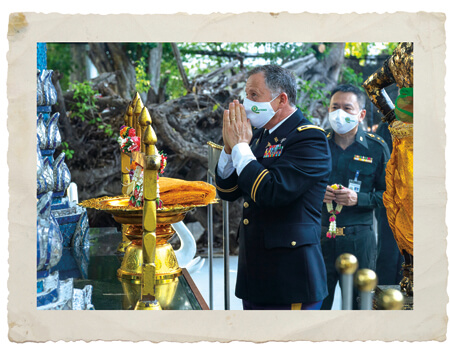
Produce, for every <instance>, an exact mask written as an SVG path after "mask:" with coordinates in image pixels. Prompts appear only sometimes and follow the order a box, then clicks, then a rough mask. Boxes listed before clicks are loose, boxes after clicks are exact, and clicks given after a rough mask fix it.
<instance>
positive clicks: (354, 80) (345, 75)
mask: <svg viewBox="0 0 450 353" xmlns="http://www.w3.org/2000/svg"><path fill="white" fill-rule="evenodd" d="M363 80H364V79H363V75H362V72H359V73H356V72H355V70H353V69H352V68H351V67H349V66H344V67H343V68H342V70H341V73H340V78H339V82H340V83H347V84H350V85H353V86H356V87H359V89H361V90H362V91H364V90H363V89H362V87H361V85H362V84H363Z"/></svg>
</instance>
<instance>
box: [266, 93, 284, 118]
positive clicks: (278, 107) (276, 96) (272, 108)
mask: <svg viewBox="0 0 450 353" xmlns="http://www.w3.org/2000/svg"><path fill="white" fill-rule="evenodd" d="M281 93H283V92H281ZM281 93H279V94H278V96H276V97H275V98H274V99H272V100H271V101H270V102H269V104H270V103H272V102H273V101H274V100H275V99H277V98H278V97H279V96H280V95H281ZM272 109H273V108H272ZM278 110H280V107H278ZM278 110H277V111H276V112H275V113H274V114H273V115H275V114H276V113H277V112H278Z"/></svg>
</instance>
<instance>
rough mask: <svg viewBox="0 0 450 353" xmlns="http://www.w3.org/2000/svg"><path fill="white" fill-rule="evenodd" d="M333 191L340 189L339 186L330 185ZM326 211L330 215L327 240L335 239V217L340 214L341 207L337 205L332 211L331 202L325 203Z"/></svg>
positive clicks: (340, 186)
mask: <svg viewBox="0 0 450 353" xmlns="http://www.w3.org/2000/svg"><path fill="white" fill-rule="evenodd" d="M331 188H332V189H333V190H338V189H342V185H341V184H333V185H331ZM327 210H328V213H331V216H330V218H329V221H330V227H329V228H328V232H327V238H336V216H337V215H338V214H339V213H341V211H342V205H337V206H336V209H333V202H327Z"/></svg>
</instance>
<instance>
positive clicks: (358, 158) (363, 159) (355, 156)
mask: <svg viewBox="0 0 450 353" xmlns="http://www.w3.org/2000/svg"><path fill="white" fill-rule="evenodd" d="M353 159H354V160H355V161H360V162H366V163H372V162H373V158H372V157H364V156H358V155H357V154H355V155H354V156H353Z"/></svg>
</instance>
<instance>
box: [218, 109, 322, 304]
mask: <svg viewBox="0 0 450 353" xmlns="http://www.w3.org/2000/svg"><path fill="white" fill-rule="evenodd" d="M263 132H264V129H256V130H255V131H254V134H253V138H252V140H251V142H250V147H251V149H252V151H253V154H254V155H255V157H256V160H254V161H252V162H250V163H249V164H248V165H246V166H245V168H244V169H243V170H242V172H241V174H240V175H239V176H238V175H237V173H236V171H235V172H234V173H233V174H232V175H231V176H229V177H228V178H226V179H222V178H220V177H219V176H218V174H217V171H216V186H217V190H218V194H219V196H220V197H221V198H222V199H224V200H227V201H234V200H236V199H238V198H239V197H241V196H242V197H243V199H244V205H243V206H244V207H243V219H242V221H241V222H240V226H239V230H238V237H239V258H238V273H237V282H236V296H237V297H238V298H241V299H245V300H249V301H251V302H253V303H261V304H292V303H306V302H315V301H320V300H322V299H323V298H325V297H326V296H327V286H326V274H325V273H326V270H325V265H324V261H323V257H322V252H321V247H320V227H321V226H320V217H321V208H322V203H323V197H324V194H325V189H326V185H327V181H328V176H329V174H330V168H331V164H330V150H329V146H328V142H327V139H326V135H325V133H324V131H323V130H322V129H320V128H318V127H316V126H314V125H310V123H309V122H308V120H306V119H305V118H304V117H303V115H302V113H301V112H300V111H299V110H297V111H295V112H294V113H293V114H292V115H291V116H290V117H289V118H287V120H286V121H285V122H284V123H283V124H282V125H280V127H278V128H277V129H276V130H275V131H273V132H272V133H271V134H270V135H268V136H267V137H263Z"/></svg>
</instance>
